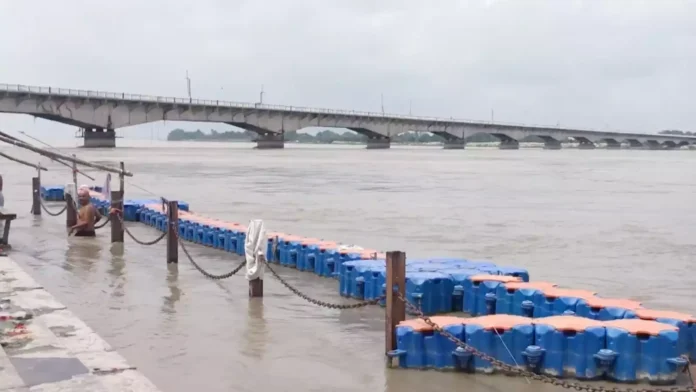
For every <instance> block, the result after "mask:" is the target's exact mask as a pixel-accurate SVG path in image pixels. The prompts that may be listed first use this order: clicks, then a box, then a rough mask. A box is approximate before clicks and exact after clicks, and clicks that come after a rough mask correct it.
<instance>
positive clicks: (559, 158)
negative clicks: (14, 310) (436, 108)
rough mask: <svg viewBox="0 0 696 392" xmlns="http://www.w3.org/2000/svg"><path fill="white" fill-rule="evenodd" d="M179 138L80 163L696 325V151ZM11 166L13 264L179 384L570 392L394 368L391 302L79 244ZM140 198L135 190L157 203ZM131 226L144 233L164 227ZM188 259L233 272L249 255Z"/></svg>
mask: <svg viewBox="0 0 696 392" xmlns="http://www.w3.org/2000/svg"><path fill="white" fill-rule="evenodd" d="M173 146H174V147H170V148H158V149H154V150H153V149H147V148H141V149H138V148H126V149H115V150H100V151H96V150H92V151H90V150H82V149H80V150H74V152H75V153H76V154H79V155H80V156H81V157H83V158H85V159H99V160H100V161H104V162H107V161H110V162H118V161H125V162H126V165H127V167H128V168H129V169H130V170H132V171H133V172H134V173H135V174H136V175H135V177H134V178H133V179H128V181H134V183H135V184H137V185H139V186H141V187H145V188H147V189H149V190H151V191H152V192H156V193H157V194H161V195H162V196H166V197H169V198H172V199H179V200H184V201H187V202H189V203H190V205H191V208H192V209H193V210H195V211H197V212H200V213H202V214H204V215H208V216H213V217H218V218H221V219H229V220H233V221H237V222H242V223H245V222H247V221H248V220H250V219H263V220H264V223H265V225H266V227H267V228H268V230H273V231H280V232H288V233H294V234H301V235H306V236H312V237H319V238H324V239H332V240H341V241H344V242H345V243H354V244H360V245H362V246H364V247H372V248H377V249H381V250H390V249H401V250H405V251H406V252H407V254H408V256H409V257H424V256H433V255H437V256H440V257H447V256H455V257H470V258H472V259H479V260H480V259H492V260H493V261H495V262H498V263H500V264H510V265H519V266H523V267H526V268H528V269H529V271H530V274H531V276H532V277H533V279H538V280H545V281H551V282H555V283H558V284H560V285H562V286H565V287H569V288H583V289H588V290H596V291H598V292H600V293H601V294H603V295H606V296H608V297H633V298H638V299H641V300H643V301H644V304H645V305H646V306H650V307H656V308H663V309H676V310H681V311H686V312H691V313H696V302H694V301H693V300H692V298H693V287H694V286H696V275H694V274H691V273H690V271H691V270H692V269H693V259H692V258H693V254H696V245H694V240H693V239H694V238H695V237H696V232H695V231H694V230H695V229H694V227H693V222H694V221H696V205H695V204H694V203H693V194H695V193H696V181H694V179H695V178H696V177H694V176H693V175H689V174H688V173H692V172H693V167H695V166H696V154H694V153H693V152H689V151H684V152H681V151H676V152H664V151H600V150H596V151H570V150H564V151H562V152H561V153H559V154H556V153H549V152H548V151H540V150H520V151H514V152H509V151H498V150H475V149H471V150H465V151H461V152H455V153H449V152H444V151H440V150H437V149H429V148H420V149H419V148H410V149H409V148H398V147H395V148H393V149H392V150H390V151H381V152H374V153H373V152H368V151H365V150H363V149H361V148H353V147H350V146H348V147H346V146H334V147H325V146H322V147H320V148H315V147H311V146H300V147H299V148H298V147H297V146H292V145H288V148H286V149H285V150H284V151H254V150H251V149H247V146H244V145H241V144H240V145H237V144H234V145H227V144H215V145H213V146H212V147H211V146H208V145H205V144H200V143H192V144H188V145H179V144H173ZM177 146H182V147H177ZM66 152H68V153H70V151H66ZM13 155H15V156H17V157H20V158H26V159H27V160H31V161H34V160H35V158H32V157H29V156H25V157H22V153H21V152H20V153H14V152H13ZM29 158H31V159H29ZM2 165H3V175H4V177H5V189H4V192H5V198H6V207H7V208H8V209H10V210H13V211H16V212H17V213H18V215H19V219H17V221H15V222H16V224H13V233H12V238H13V240H14V242H15V244H16V248H17V249H18V252H17V253H16V254H17V256H16V257H14V258H15V259H16V260H17V261H18V262H20V263H22V264H23V265H24V266H26V267H27V268H30V269H31V273H32V275H33V276H34V277H35V278H36V279H37V280H38V281H39V282H41V283H42V284H43V285H44V286H45V287H46V288H47V289H48V290H50V291H52V292H53V293H54V294H55V295H56V296H57V297H58V298H59V299H60V300H61V302H63V303H65V304H66V305H67V306H69V307H70V308H71V310H73V311H74V312H76V313H77V314H78V315H79V316H80V317H81V318H83V319H84V321H85V322H87V323H88V324H89V325H90V326H92V327H93V328H94V329H95V330H96V331H97V332H98V333H99V334H100V335H102V336H103V337H104V338H105V339H106V340H107V341H108V342H109V343H110V344H111V345H112V346H114V347H115V348H116V349H118V350H119V352H120V353H121V354H123V355H124V356H126V357H127V358H128V359H129V360H130V361H131V362H132V363H133V364H134V365H136V366H137V367H138V368H139V369H140V370H142V371H143V372H144V373H145V374H146V375H147V376H148V377H150V378H151V379H152V380H153V381H154V382H155V383H156V384H157V385H158V386H159V387H160V388H161V389H162V390H163V391H167V392H170V391H171V392H184V391H186V392H188V391H190V390H192V389H199V390H205V391H206V392H208V391H209V392H223V391H225V392H226V391H230V390H235V391H254V392H271V391H274V392H275V391H286V390H291V391H327V390H330V391H345V392H348V391H350V392H357V391H360V392H364V391H388V392H401V391H426V390H462V389H466V390H467V391H472V392H484V391H512V390H514V391H523V392H532V391H542V392H545V391H558V390H559V389H554V388H553V387H550V386H548V385H538V384H535V383H532V384H527V383H526V382H525V380H524V379H516V378H510V377H504V376H500V377H499V376H494V377H487V376H480V375H478V376H472V375H462V374H453V373H438V372H418V371H403V370H398V369H386V368H385V358H384V331H383V328H384V311H383V310H382V309H381V308H379V307H368V308H364V309H355V310H330V309H324V308H319V307H316V306H314V305H312V304H309V303H307V302H305V301H304V300H302V299H300V298H298V297H297V296H295V295H294V294H292V293H290V292H289V291H287V290H286V289H285V288H284V287H282V286H281V285H280V284H278V282H276V281H275V280H274V279H273V278H272V277H271V276H270V275H269V274H267V276H266V281H265V282H264V297H263V298H253V299H250V298H248V282H247V281H246V279H244V277H243V276H242V275H239V276H233V277H231V278H230V279H226V280H223V281H211V280H209V279H206V278H204V277H203V276H202V275H201V274H200V273H199V272H198V271H196V270H195V269H194V268H192V267H191V266H190V265H189V263H188V260H186V258H185V257H184V255H183V254H181V255H180V256H181V257H180V264H179V265H178V268H177V266H176V265H167V263H166V260H165V245H164V243H163V242H162V243H160V244H157V245H153V246H141V245H138V244H136V243H134V242H133V241H131V240H130V239H129V238H126V242H125V244H111V243H110V235H109V229H108V226H107V228H105V229H102V230H99V231H98V232H97V233H98V237H97V238H79V237H78V238H75V237H67V236H66V232H65V217H64V216H60V217H51V216H48V215H44V216H42V217H41V218H33V217H31V215H29V206H30V205H31V200H30V196H31V193H30V192H29V190H30V189H31V177H32V176H33V175H34V173H33V172H32V170H25V169H24V168H22V167H20V166H17V165H14V164H7V163H5V162H3V163H2ZM5 165H7V167H8V169H7V173H8V174H5V167H6V166H5ZM42 165H45V166H47V167H48V168H49V169H50V171H49V172H48V173H47V174H46V175H45V176H44V177H43V178H42V180H43V182H44V184H64V183H66V182H69V181H66V178H69V176H70V173H69V171H65V170H63V168H62V167H60V166H55V164H53V163H51V162H42ZM259 168H263V170H259ZM94 175H95V176H96V177H97V178H98V180H99V181H102V180H103V173H94ZM99 181H98V182H99ZM100 185H101V184H100ZM126 186H127V188H126V189H127V190H128V192H130V193H129V197H132V198H152V197H153V195H151V194H147V193H146V192H143V193H137V188H136V187H135V186H130V185H129V184H128V183H127V184H126ZM51 207H53V206H51ZM55 207H56V208H52V210H57V209H58V208H59V207H60V206H58V205H55ZM129 228H130V229H131V230H132V231H133V232H134V234H135V235H136V236H138V237H139V238H141V239H144V240H150V239H153V238H155V237H156V236H157V235H158V232H156V231H155V230H153V229H151V228H148V227H145V226H143V225H138V224H132V225H131V226H129ZM187 248H188V249H189V251H190V252H191V254H192V257H193V258H194V259H195V260H196V261H197V262H198V263H199V264H201V265H202V266H203V268H205V269H207V270H210V272H212V273H215V274H220V273H226V272H229V271H230V270H232V269H234V268H235V267H236V266H237V265H238V263H239V262H240V259H239V257H236V256H233V255H230V254H227V253H223V252H219V251H216V250H211V249H207V248H202V247H199V246H195V245H189V246H188V247H187ZM276 268H277V270H278V272H279V273H280V274H281V275H283V276H284V277H285V278H287V280H288V282H290V283H291V284H293V285H295V286H296V287H297V288H298V289H299V290H300V291H302V292H304V293H306V294H307V295H309V296H311V297H313V298H317V299H320V300H324V301H328V302H334V303H340V302H344V300H343V299H341V298H340V297H338V296H337V289H336V286H337V283H336V281H334V280H331V279H322V278H318V277H314V276H312V275H308V274H306V273H302V272H298V271H295V270H288V269H285V268H281V267H276Z"/></svg>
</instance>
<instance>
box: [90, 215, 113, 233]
mask: <svg viewBox="0 0 696 392" xmlns="http://www.w3.org/2000/svg"><path fill="white" fill-rule="evenodd" d="M109 222H111V215H107V217H106V219H105V220H104V222H102V223H100V224H98V225H94V229H95V230H96V229H101V228H102V227H104V226H106V225H107V224H109Z"/></svg>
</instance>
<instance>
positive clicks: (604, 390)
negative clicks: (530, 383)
mask: <svg viewBox="0 0 696 392" xmlns="http://www.w3.org/2000/svg"><path fill="white" fill-rule="evenodd" d="M394 294H395V295H396V296H397V298H399V299H400V300H401V301H403V302H404V304H405V305H406V307H407V308H408V310H410V311H411V312H412V313H413V314H416V315H417V316H418V318H420V319H421V320H423V321H424V322H425V323H426V324H428V325H429V326H430V327H432V328H433V329H434V330H435V331H437V332H439V333H440V335H442V336H444V337H445V338H447V339H448V340H449V341H451V342H452V343H454V344H456V345H457V347H461V348H462V349H464V350H465V351H467V352H469V353H471V354H472V355H474V356H476V357H478V358H481V359H483V360H484V361H488V362H490V363H491V365H493V367H495V368H496V369H499V370H502V371H503V372H505V373H508V374H514V375H518V376H522V377H525V378H527V379H529V380H534V381H539V382H543V383H545V384H551V385H555V386H558V387H562V388H566V389H574V390H576V391H586V392H696V387H694V386H674V387H670V388H620V387H607V386H602V385H589V384H581V383H577V382H570V381H566V380H562V379H558V378H553V377H549V376H544V375H541V374H537V373H534V372H531V371H529V370H525V369H520V368H519V367H516V366H512V365H509V364H507V363H505V362H503V361H501V360H499V359H496V358H495V357H493V356H490V355H488V354H486V353H484V352H481V351H479V350H477V349H476V348H474V347H471V346H470V345H468V344H466V343H465V342H463V341H461V340H460V339H458V338H457V337H456V336H454V335H452V334H451V333H449V332H447V331H446V330H444V329H443V328H442V327H440V326H439V325H437V324H436V323H434V322H433V321H432V320H431V319H430V317H428V316H426V315H425V314H424V313H423V312H422V311H421V310H420V308H418V307H417V306H416V305H413V304H411V303H410V302H408V300H407V299H406V298H404V296H402V295H401V293H399V292H398V291H396V290H395V291H394Z"/></svg>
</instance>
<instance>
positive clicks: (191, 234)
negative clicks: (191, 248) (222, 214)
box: [186, 222, 199, 242]
mask: <svg viewBox="0 0 696 392" xmlns="http://www.w3.org/2000/svg"><path fill="white" fill-rule="evenodd" d="M198 226H199V225H198V223H196V222H191V223H190V224H189V225H188V226H186V240H187V241H191V242H193V241H194V239H195V238H196V233H197V232H198Z"/></svg>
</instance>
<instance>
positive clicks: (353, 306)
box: [264, 259, 385, 309]
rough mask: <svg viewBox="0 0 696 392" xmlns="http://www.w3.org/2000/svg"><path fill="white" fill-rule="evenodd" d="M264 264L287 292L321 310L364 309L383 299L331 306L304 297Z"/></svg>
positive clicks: (267, 263)
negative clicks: (319, 307)
mask: <svg viewBox="0 0 696 392" xmlns="http://www.w3.org/2000/svg"><path fill="white" fill-rule="evenodd" d="M264 263H265V264H266V268H268V270H269V271H271V274H272V275H273V276H274V277H275V278H276V279H278V281H279V282H280V283H281V284H282V285H283V286H285V287H286V288H287V289H288V290H290V291H292V292H293V293H294V294H296V295H297V296H298V297H300V298H302V299H304V300H305V301H307V302H309V303H312V304H314V305H318V306H321V307H322V308H328V309H358V308H364V307H365V306H369V305H376V304H378V303H379V301H381V300H383V299H384V298H385V297H384V296H381V297H379V298H376V299H371V300H369V301H363V302H357V303H353V304H332V303H330V302H325V301H319V300H317V299H314V298H311V297H309V296H308V295H305V294H304V293H302V292H301V291H300V290H298V289H296V288H294V287H293V286H292V285H291V284H290V283H288V282H287V281H286V280H285V279H283V278H282V277H281V276H280V275H278V273H277V272H276V271H275V270H274V269H273V268H272V267H271V265H270V263H269V262H268V260H265V259H264Z"/></svg>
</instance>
